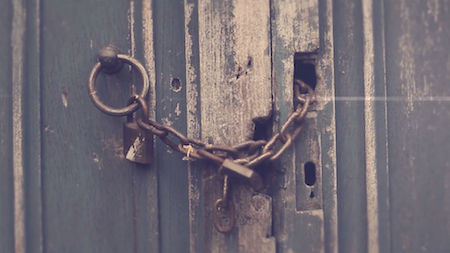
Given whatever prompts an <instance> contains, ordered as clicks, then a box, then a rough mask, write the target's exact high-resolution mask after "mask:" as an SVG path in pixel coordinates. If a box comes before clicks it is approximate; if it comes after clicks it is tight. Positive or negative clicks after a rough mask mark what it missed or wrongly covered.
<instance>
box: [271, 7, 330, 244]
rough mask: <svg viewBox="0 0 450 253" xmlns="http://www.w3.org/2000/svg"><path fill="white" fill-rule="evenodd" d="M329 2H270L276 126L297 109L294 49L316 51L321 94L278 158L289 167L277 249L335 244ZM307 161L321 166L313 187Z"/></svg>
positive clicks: (280, 196)
mask: <svg viewBox="0 0 450 253" xmlns="http://www.w3.org/2000/svg"><path fill="white" fill-rule="evenodd" d="M331 7H332V5H331V1H314V0H312V1H303V2H301V3H300V2H296V1H274V3H273V5H272V13H273V17H272V20H273V21H272V48H273V57H272V61H273V83H274V94H276V96H274V97H275V99H276V101H275V106H276V114H275V115H276V120H277V122H279V123H278V125H277V126H276V127H280V125H281V124H282V123H283V122H284V121H285V120H286V119H287V117H288V116H289V114H290V113H291V112H292V111H293V80H294V75H295V74H294V55H295V54H296V53H314V54H315V57H313V59H312V60H311V63H312V64H315V68H316V75H317V86H316V92H317V94H318V98H319V101H318V103H317V104H316V105H315V106H314V107H313V110H314V111H315V112H311V113H309V114H308V117H307V120H306V124H307V125H306V128H305V131H304V132H302V134H301V135H300V136H299V139H298V140H297V141H296V142H295V144H294V148H293V149H290V150H289V151H288V152H287V153H286V154H285V155H284V156H283V157H282V158H281V161H280V163H279V164H277V166H281V167H282V168H283V169H285V170H286V172H285V173H284V174H280V176H279V188H278V189H276V191H275V195H274V202H275V204H274V207H275V210H274V233H275V237H276V238H277V252H336V250H337V248H336V247H337V231H336V229H337V221H336V215H337V213H336V204H337V203H336V195H335V192H336V160H335V152H336V151H335V141H336V140H335V126H334V104H333V102H332V101H331V100H330V99H329V98H330V97H333V96H334V82H333V81H334V71H333V37H332V31H333V27H332V20H331V17H332V15H331V10H332V8H331ZM295 73H297V70H296V71H295ZM311 85H312V84H311ZM327 98H328V99H327ZM276 129H277V128H276ZM276 129H275V130H276ZM306 162H313V163H314V164H315V166H316V170H317V172H316V177H317V183H315V184H314V186H312V187H311V186H308V185H306V183H305V174H304V169H303V168H304V166H305V163H306ZM312 191H313V192H314V195H313V197H312V198H311V197H310V196H312V195H311V192H312Z"/></svg>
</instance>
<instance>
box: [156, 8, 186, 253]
mask: <svg viewBox="0 0 450 253" xmlns="http://www.w3.org/2000/svg"><path fill="white" fill-rule="evenodd" d="M153 15H154V19H153V22H154V48H155V76H156V119H157V121H158V122H162V123H164V124H169V125H172V126H173V127H174V128H175V129H177V130H178V131H180V132H181V133H183V134H186V70H185V68H186V60H185V44H184V39H185V35H184V3H183V1H175V0H172V1H154V2H153ZM174 78H178V79H179V80H180V81H181V89H180V90H175V89H173V88H172V87H171V82H172V80H173V79H174ZM155 154H156V160H157V161H156V164H157V166H158V185H159V214H160V215H159V219H160V220H159V221H160V240H161V249H160V250H161V252H186V251H188V248H189V239H190V234H189V195H188V180H187V179H188V170H187V162H186V161H183V160H182V157H183V156H182V155H181V154H179V153H177V152H175V151H173V150H171V149H170V148H169V147H167V146H166V145H165V144H164V143H163V142H161V141H160V140H158V141H157V143H156V153H155Z"/></svg>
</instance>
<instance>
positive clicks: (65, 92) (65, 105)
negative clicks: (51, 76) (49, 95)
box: [61, 88, 69, 107]
mask: <svg viewBox="0 0 450 253" xmlns="http://www.w3.org/2000/svg"><path fill="white" fill-rule="evenodd" d="M67 95H68V94H67V90H66V89H65V88H63V89H62V92H61V99H62V103H63V105H64V107H67V106H68V105H69V104H68V100H67Z"/></svg>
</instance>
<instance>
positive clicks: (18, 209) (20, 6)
mask: <svg viewBox="0 0 450 253" xmlns="http://www.w3.org/2000/svg"><path fill="white" fill-rule="evenodd" d="M12 7H13V8H12V12H13V15H12V28H11V51H12V123H13V127H12V130H13V131H12V141H13V142H12V155H13V182H14V251H15V252H17V253H24V252H25V196H24V194H25V193H24V185H25V183H24V164H23V162H24V157H23V156H24V153H23V145H24V139H23V137H24V131H23V125H24V119H23V106H24V103H23V97H22V93H23V91H24V86H25V75H24V72H25V59H26V58H25V30H26V7H25V1H22V0H15V1H12Z"/></svg>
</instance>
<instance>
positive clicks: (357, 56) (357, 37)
mask: <svg viewBox="0 0 450 253" xmlns="http://www.w3.org/2000/svg"><path fill="white" fill-rule="evenodd" d="M333 19H334V41H335V62H334V63H335V69H336V72H335V73H336V77H335V82H336V97H364V79H363V73H364V72H363V50H364V49H363V46H364V44H363V26H362V5H361V1H357V0H355V1H336V4H335V5H334V9H333ZM364 138H365V135H364V101H363V100H357V101H348V100H344V101H339V100H338V101H336V143H337V147H336V152H337V168H338V192H337V193H338V213H339V215H338V224H339V251H340V252H354V253H358V252H365V251H366V250H367V209H366V183H365V182H366V177H365V169H364V168H365V149H364V145H365V143H364Z"/></svg>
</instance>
